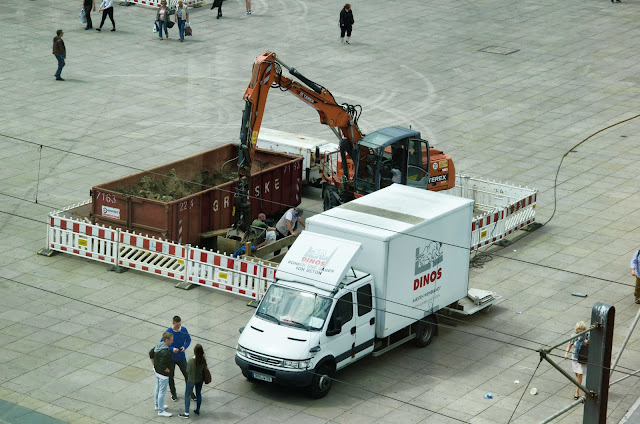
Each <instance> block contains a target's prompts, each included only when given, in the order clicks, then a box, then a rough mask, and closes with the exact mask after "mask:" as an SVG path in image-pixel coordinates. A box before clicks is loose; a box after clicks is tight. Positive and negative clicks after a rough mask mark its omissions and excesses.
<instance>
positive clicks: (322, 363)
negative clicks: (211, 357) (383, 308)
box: [236, 232, 376, 398]
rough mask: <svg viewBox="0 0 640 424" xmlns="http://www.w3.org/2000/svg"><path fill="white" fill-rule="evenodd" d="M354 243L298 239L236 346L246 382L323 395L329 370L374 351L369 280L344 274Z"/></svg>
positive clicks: (357, 248)
mask: <svg viewBox="0 0 640 424" xmlns="http://www.w3.org/2000/svg"><path fill="white" fill-rule="evenodd" d="M361 249H362V248H361V244H360V243H354V242H348V241H346V240H341V239H337V238H334V237H329V236H321V235H318V234H313V233H309V232H303V233H302V234H301V235H300V236H299V237H298V240H296V249H292V250H291V251H290V252H288V253H287V255H286V256H285V258H284V259H283V261H282V263H281V265H280V267H279V268H278V272H277V276H278V280H277V281H276V283H274V284H272V285H271V286H270V287H269V289H268V290H267V292H266V294H265V296H264V297H263V299H262V301H261V302H260V305H259V306H258V309H257V310H256V313H255V314H254V316H253V317H252V318H251V320H250V321H249V323H248V324H247V326H246V327H244V329H243V330H242V334H241V336H240V339H239V340H238V346H237V353H236V364H237V365H238V366H239V367H240V368H241V370H242V374H243V375H244V376H245V377H246V378H247V379H249V380H253V379H255V380H263V381H267V382H270V383H276V384H282V385H287V386H294V387H304V388H308V389H309V390H310V393H311V395H312V397H314V398H320V397H323V396H325V395H326V394H327V393H328V391H329V389H330V387H331V377H332V376H333V374H334V373H335V371H337V370H339V369H341V368H344V367H346V366H347V365H349V364H351V363H352V362H354V361H357V360H358V359H360V358H362V357H364V356H366V355H368V354H369V353H371V352H372V351H373V348H374V339H375V309H376V308H375V296H374V295H373V293H374V287H375V285H374V282H373V277H372V276H371V275H370V274H367V273H365V272H361V271H356V270H353V269H351V268H350V267H351V262H352V261H353V259H355V257H356V255H357V254H359V252H360V251H361Z"/></svg>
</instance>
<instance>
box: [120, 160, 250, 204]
mask: <svg viewBox="0 0 640 424" xmlns="http://www.w3.org/2000/svg"><path fill="white" fill-rule="evenodd" d="M237 178H238V174H237V173H236V172H230V173H228V174H222V173H220V172H215V171H214V172H209V170H207V169H201V170H200V171H198V172H196V173H195V175H194V176H193V178H192V179H191V180H190V181H185V180H183V179H180V178H178V177H177V175H176V170H175V169H173V168H172V169H171V170H170V171H169V173H168V174H167V175H165V176H164V177H162V178H161V177H160V176H155V175H153V176H149V175H145V176H143V177H142V178H140V181H139V182H138V184H136V185H133V186H126V187H118V188H116V189H115V191H117V192H118V193H122V194H126V195H129V196H138V197H144V198H146V199H152V200H159V201H161V202H172V201H174V200H178V199H182V198H183V197H187V196H190V195H192V194H196V193H198V192H201V191H203V190H206V189H208V188H210V187H215V186H218V185H220V184H224V183H226V182H228V181H235V180H236V179H237Z"/></svg>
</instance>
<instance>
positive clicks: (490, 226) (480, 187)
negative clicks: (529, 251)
mask: <svg viewBox="0 0 640 424" xmlns="http://www.w3.org/2000/svg"><path fill="white" fill-rule="evenodd" d="M444 193H447V194H451V195H453V196H458V197H464V198H467V199H472V200H473V201H474V202H475V204H474V209H477V210H483V211H487V212H485V213H483V214H481V215H479V216H475V217H474V219H473V222H472V223H471V251H473V250H477V249H479V248H481V247H485V246H489V245H490V244H493V243H495V242H497V241H499V240H502V239H503V238H505V237H506V236H508V235H509V234H511V233H513V232H514V231H516V230H519V229H520V228H522V227H524V226H525V225H529V224H532V223H533V222H535V216H536V200H537V195H538V191H537V190H535V189H530V188H528V187H521V186H516V185H512V184H507V183H503V182H497V181H488V180H482V179H479V178H472V177H469V176H466V175H456V185H455V187H454V188H452V189H450V190H447V191H445V192H444Z"/></svg>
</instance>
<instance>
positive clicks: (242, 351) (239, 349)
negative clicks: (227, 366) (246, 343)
mask: <svg viewBox="0 0 640 424" xmlns="http://www.w3.org/2000/svg"><path fill="white" fill-rule="evenodd" d="M236 353H237V354H238V356H243V357H245V358H246V357H247V350H246V349H245V348H243V347H242V346H240V345H236Z"/></svg>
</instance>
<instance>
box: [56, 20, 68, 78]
mask: <svg viewBox="0 0 640 424" xmlns="http://www.w3.org/2000/svg"><path fill="white" fill-rule="evenodd" d="M56 34H57V35H56V36H55V37H53V55H54V56H55V57H56V59H57V60H58V70H57V71H56V74H55V77H56V80H57V81H64V80H63V79H62V76H61V75H62V68H64V60H65V59H66V58H67V49H65V47H64V41H62V36H63V35H64V32H62V30H61V29H59V30H58V31H56Z"/></svg>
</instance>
